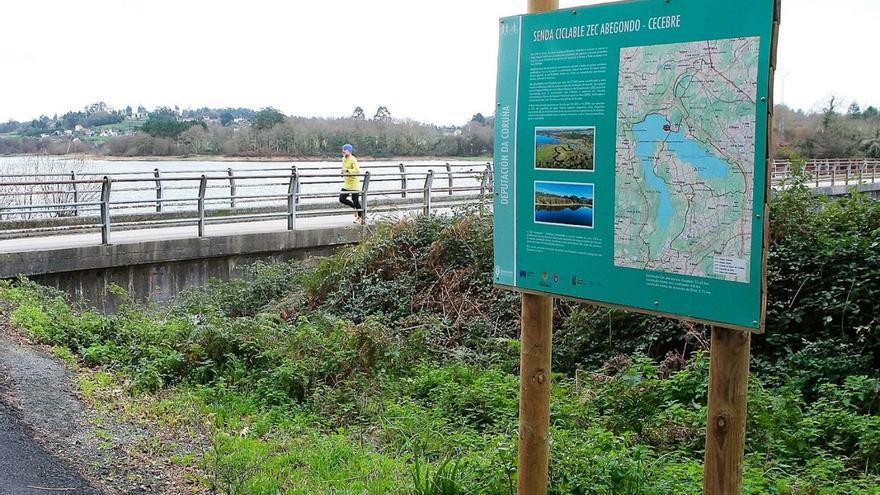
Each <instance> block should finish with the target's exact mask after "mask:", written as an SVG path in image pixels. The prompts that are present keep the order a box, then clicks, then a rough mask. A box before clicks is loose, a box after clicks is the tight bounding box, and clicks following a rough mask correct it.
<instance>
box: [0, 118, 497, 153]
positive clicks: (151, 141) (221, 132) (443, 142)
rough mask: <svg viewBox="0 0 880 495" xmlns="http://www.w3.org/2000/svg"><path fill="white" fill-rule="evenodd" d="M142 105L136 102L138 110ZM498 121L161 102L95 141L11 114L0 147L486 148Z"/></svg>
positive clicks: (170, 150)
mask: <svg viewBox="0 0 880 495" xmlns="http://www.w3.org/2000/svg"><path fill="white" fill-rule="evenodd" d="M141 110H143V109H142V108H139V109H138V114H141V112H140V111H141ZM99 112H105V110H104V109H101V110H99V111H97V112H95V113H88V112H80V113H81V115H80V116H79V119H80V120H79V121H80V122H86V121H88V119H89V118H90V117H91V116H93V115H97V114H98V113H99ZM112 112H113V113H112V115H115V116H120V121H121V120H123V119H125V118H127V116H128V115H129V114H130V113H129V109H126V110H124V111H121V112H118V113H116V112H115V111H112ZM65 115H67V114H65ZM64 118H65V116H62V117H60V118H58V120H52V119H48V117H46V118H45V121H46V125H45V127H42V125H41V127H40V128H39V131H38V132H44V131H46V130H48V129H53V128H55V127H57V126H58V125H60V126H67V125H68V123H66V122H68V121H66V120H64ZM41 119H43V117H41ZM37 120H40V119H37ZM58 122H61V123H60V124H59V123H58ZM71 122H72V121H71ZM493 123H494V118H493V117H488V118H487V117H485V116H483V115H482V114H480V113H477V114H475V115H474V116H473V117H472V118H471V119H470V120H469V121H468V122H467V123H466V124H464V125H460V126H448V127H443V126H436V125H431V124H425V123H421V122H416V121H413V120H409V119H395V118H393V117H392V115H391V112H390V110H389V109H388V108H387V107H384V106H380V107H379V108H378V109H377V110H376V112H375V114H374V115H373V117H372V118H369V117H367V114H366V113H365V112H364V110H363V109H362V108H361V107H357V108H355V109H354V111H353V112H352V115H351V116H350V117H346V118H306V117H292V116H287V115H284V114H283V113H281V112H280V111H278V110H277V109H274V108H271V107H269V108H263V109H261V110H259V111H257V110H251V109H245V108H225V109H210V108H201V109H196V110H183V111H181V110H179V109H178V108H176V107H175V108H170V107H159V108H156V109H154V110H153V111H152V112H150V113H149V114H148V118H147V119H146V121H145V122H143V123H142V124H141V125H140V126H139V129H138V131H137V132H133V133H129V134H127V135H120V136H111V137H106V138H101V139H99V140H98V139H95V140H93V141H91V142H83V141H80V140H78V139H76V136H68V137H65V136H61V139H59V138H58V136H49V137H43V138H36V137H34V135H33V132H32V131H33V129H34V127H33V126H32V123H29V124H26V125H24V124H19V125H17V126H16V124H17V123H15V122H9V123H7V124H4V126H5V127H3V128H0V134H2V133H4V132H6V133H10V132H14V133H16V134H12V135H10V134H7V136H6V137H3V136H0V154H10V153H52V154H64V153H68V152H83V151H87V152H92V153H97V154H107V155H116V156H156V155H187V154H200V155H227V156H247V157H251V156H253V157H257V156H303V157H321V156H330V155H336V154H338V152H339V149H340V148H341V147H342V145H343V144H345V143H351V144H353V145H354V146H355V152H356V153H357V154H359V155H366V156H373V157H390V156H483V155H490V154H491V153H492V151H493V139H494V131H493V128H494V126H493ZM74 125H75V124H74ZM80 125H83V124H80ZM16 129H18V131H16ZM73 141H75V142H73Z"/></svg>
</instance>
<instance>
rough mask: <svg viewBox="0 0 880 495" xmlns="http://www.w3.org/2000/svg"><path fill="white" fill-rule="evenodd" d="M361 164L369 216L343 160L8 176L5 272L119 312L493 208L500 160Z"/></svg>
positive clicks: (813, 165) (852, 164)
mask: <svg viewBox="0 0 880 495" xmlns="http://www.w3.org/2000/svg"><path fill="white" fill-rule="evenodd" d="M878 165H880V161H878V160H812V161H808V162H807V163H806V164H805V166H804V168H803V172H804V174H806V175H801V180H806V183H807V184H808V185H810V186H811V187H812V188H813V189H814V190H815V191H816V192H817V193H818V194H826V195H832V196H836V195H843V194H849V193H850V191H851V190H852V189H853V188H855V189H858V190H861V191H863V192H865V193H866V194H869V195H872V196H873V197H875V198H877V197H880V170H878ZM795 168H796V167H793V165H792V164H791V163H789V162H787V161H775V162H773V164H772V167H771V171H770V177H771V183H772V185H773V187H775V188H782V187H786V185H787V184H788V183H790V181H791V180H792V178H793V172H794V169H795ZM363 170H364V173H362V174H361V180H362V182H363V193H362V196H363V197H362V208H361V212H362V213H363V214H364V215H365V217H366V219H367V221H366V223H365V224H364V225H361V224H357V223H355V222H354V216H353V213H352V210H351V209H349V208H344V207H342V206H341V205H340V204H339V203H338V202H337V196H338V194H339V193H338V188H339V185H340V181H341V179H340V177H339V176H338V168H337V167H320V166H318V167H315V166H312V167H308V166H304V167H299V168H297V167H293V168H264V169H249V170H234V169H228V170H226V171H221V172H219V173H218V171H216V170H215V171H204V172H203V173H197V172H196V173H194V172H192V171H188V172H175V171H160V170H158V169H157V170H154V171H152V172H147V173H129V174H124V175H121V176H113V175H107V176H103V175H95V174H92V175H88V174H79V175H77V174H76V173H71V174H65V175H64V176H58V175H54V176H37V175H16V176H10V175H7V176H0V278H13V277H16V276H18V275H24V276H27V277H30V278H32V279H34V280H37V281H39V282H41V283H44V284H47V285H53V286H56V287H59V288H61V289H63V290H65V291H66V292H67V293H68V294H70V295H71V296H72V297H74V298H75V299H84V300H86V301H89V302H91V303H92V304H94V305H95V306H97V307H99V308H100V309H103V310H105V311H113V309H114V307H115V303H116V301H115V300H114V299H113V298H111V297H107V295H106V287H107V286H108V285H109V284H110V283H116V284H118V285H120V286H122V287H125V288H127V289H128V290H129V291H130V292H131V293H132V294H134V295H135V297H137V298H139V299H141V300H146V299H149V300H153V301H159V302H161V301H166V300H168V299H170V298H171V297H173V296H174V295H175V294H177V293H178V292H180V291H181V290H183V289H185V288H187V287H190V286H193V285H201V284H204V283H206V282H207V281H208V280H209V279H211V278H216V279H220V280H227V279H230V278H235V277H242V276H243V275H244V274H243V272H242V270H241V268H242V267H243V266H245V265H247V264H250V263H252V262H254V261H256V260H289V259H302V258H306V257H309V256H315V255H326V254H329V253H332V252H333V251H335V250H336V249H337V248H338V247H340V246H344V245H347V244H351V243H356V242H359V241H360V240H361V239H362V238H363V236H364V235H368V233H369V232H370V231H371V229H372V227H371V224H373V223H374V222H375V221H376V220H378V219H381V218H388V217H391V218H400V217H403V216H407V215H413V214H432V213H438V212H439V213H443V212H450V211H452V210H453V209H454V208H456V207H478V208H483V209H491V197H492V183H493V180H492V166H491V164H490V163H473V162H471V163H457V164H443V165H419V164H408V165H407V164H400V165H399V166H396V167H393V169H392V168H391V167H387V166H384V167H371V166H369V165H366V166H364V167H363Z"/></svg>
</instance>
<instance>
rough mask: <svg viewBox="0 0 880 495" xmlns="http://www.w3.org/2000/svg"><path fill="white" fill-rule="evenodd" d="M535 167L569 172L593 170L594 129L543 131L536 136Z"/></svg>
mask: <svg viewBox="0 0 880 495" xmlns="http://www.w3.org/2000/svg"><path fill="white" fill-rule="evenodd" d="M535 140H536V143H535V166H536V167H539V168H558V169H568V170H593V167H594V157H593V155H594V146H595V143H594V140H595V131H594V130H593V129H579V130H571V131H562V130H557V131H553V130H542V131H540V132H539V133H538V134H536V136H535Z"/></svg>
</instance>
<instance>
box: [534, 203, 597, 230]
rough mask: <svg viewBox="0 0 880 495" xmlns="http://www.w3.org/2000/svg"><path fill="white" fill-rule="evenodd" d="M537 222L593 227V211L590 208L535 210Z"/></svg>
mask: <svg viewBox="0 0 880 495" xmlns="http://www.w3.org/2000/svg"><path fill="white" fill-rule="evenodd" d="M535 221H536V222H547V223H561V224H565V225H578V226H581V227H592V226H593V209H592V208H590V207H588V206H571V207H542V208H535Z"/></svg>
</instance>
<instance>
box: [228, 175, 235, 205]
mask: <svg viewBox="0 0 880 495" xmlns="http://www.w3.org/2000/svg"><path fill="white" fill-rule="evenodd" d="M226 175H228V176H229V207H230V208H235V171H234V170H232V167H229V168H227V169H226Z"/></svg>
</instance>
